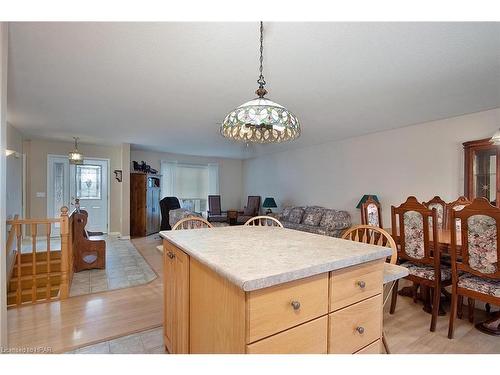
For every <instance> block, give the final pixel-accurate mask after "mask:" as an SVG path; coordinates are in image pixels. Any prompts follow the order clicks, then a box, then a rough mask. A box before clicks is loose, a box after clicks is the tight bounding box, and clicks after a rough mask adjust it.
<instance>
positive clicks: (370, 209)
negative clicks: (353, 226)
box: [361, 196, 383, 228]
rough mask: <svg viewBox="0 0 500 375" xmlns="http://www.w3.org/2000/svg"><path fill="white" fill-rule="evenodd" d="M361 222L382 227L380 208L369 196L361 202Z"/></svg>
mask: <svg viewBox="0 0 500 375" xmlns="http://www.w3.org/2000/svg"><path fill="white" fill-rule="evenodd" d="M361 224H363V225H372V226H374V227H379V228H382V227H383V226H382V208H381V207H380V203H379V202H377V201H376V200H375V199H373V198H372V197H371V196H369V197H368V199H367V200H366V201H365V202H363V203H361Z"/></svg>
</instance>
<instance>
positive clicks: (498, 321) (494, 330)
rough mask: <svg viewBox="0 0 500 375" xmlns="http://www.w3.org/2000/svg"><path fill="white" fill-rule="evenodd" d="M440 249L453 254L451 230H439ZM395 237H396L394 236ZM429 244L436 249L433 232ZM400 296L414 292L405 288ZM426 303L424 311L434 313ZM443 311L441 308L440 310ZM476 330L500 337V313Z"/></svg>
mask: <svg viewBox="0 0 500 375" xmlns="http://www.w3.org/2000/svg"><path fill="white" fill-rule="evenodd" d="M385 230H386V231H387V232H388V233H391V234H392V228H385ZM461 233H462V232H461V230H460V228H456V239H457V243H456V252H457V255H460V251H461V247H462V234H461ZM437 235H438V248H439V250H440V251H441V254H448V255H450V254H451V229H444V228H442V229H438V230H437ZM393 237H394V236H393ZM394 241H396V243H399V236H395V238H394ZM429 242H430V245H431V246H432V247H434V239H433V234H432V231H431V232H430V234H429ZM400 294H401V295H403V296H412V295H413V291H412V288H411V287H405V288H403V289H402V290H401V291H400ZM422 300H423V301H424V311H426V312H428V313H430V312H431V311H432V307H431V305H430V300H429V299H427V298H422ZM440 310H441V308H440ZM444 314H445V312H444V311H443V310H441V311H440V315H444ZM475 327H476V329H478V330H479V331H481V332H483V333H487V334H489V335H494V336H500V312H496V313H493V314H492V317H491V318H490V319H488V320H485V321H484V322H480V323H477V324H476V325H475Z"/></svg>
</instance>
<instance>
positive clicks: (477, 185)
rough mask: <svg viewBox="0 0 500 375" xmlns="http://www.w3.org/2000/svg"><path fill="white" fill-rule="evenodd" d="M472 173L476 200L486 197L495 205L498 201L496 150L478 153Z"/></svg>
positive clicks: (475, 156) (475, 154)
mask: <svg viewBox="0 0 500 375" xmlns="http://www.w3.org/2000/svg"><path fill="white" fill-rule="evenodd" d="M472 173H473V191H474V198H478V197H484V198H486V199H488V200H489V201H490V202H492V203H493V204H494V202H495V201H496V199H497V197H496V192H497V185H496V182H497V155H496V150H480V151H476V152H475V153H474V162H473V171H472Z"/></svg>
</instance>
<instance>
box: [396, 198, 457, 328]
mask: <svg viewBox="0 0 500 375" xmlns="http://www.w3.org/2000/svg"><path fill="white" fill-rule="evenodd" d="M391 221H392V237H393V238H394V239H397V240H398V241H397V242H398V245H399V246H398V262H399V263H400V265H401V266H403V267H406V268H408V272H409V275H408V276H407V277H406V278H407V279H408V280H410V281H412V282H413V283H414V284H417V285H420V286H421V287H426V289H425V290H431V291H433V293H432V294H433V297H432V299H433V306H432V318H431V326H430V330H431V331H432V332H433V331H435V330H436V322H437V316H438V312H439V303H440V296H441V287H443V286H447V285H450V284H451V269H450V268H449V267H446V266H442V265H441V252H440V250H439V248H438V249H436V250H434V249H432V247H431V242H430V238H431V235H432V239H433V242H434V243H438V229H437V226H435V225H431V223H436V222H437V209H436V208H432V209H429V208H427V207H426V206H424V205H423V204H422V203H419V202H418V201H417V198H415V197H413V196H412V197H408V199H407V200H406V202H404V203H403V204H401V205H400V206H399V207H394V206H392V207H391ZM413 292H414V293H416V289H415V288H414V289H413ZM396 300H397V290H396V289H394V290H393V294H392V303H391V309H390V312H391V314H392V313H393V312H394V310H395V307H396ZM414 300H415V296H414Z"/></svg>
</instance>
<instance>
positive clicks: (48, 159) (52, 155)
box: [47, 154, 112, 234]
mask: <svg viewBox="0 0 500 375" xmlns="http://www.w3.org/2000/svg"><path fill="white" fill-rule="evenodd" d="M51 157H58V158H61V157H62V158H67V157H68V155H56V154H47V216H48V214H49V207H50V203H51V202H49V191H51V190H52V188H51V187H50V184H51V182H52V181H50V179H49V168H50V158H51ZM83 159H84V160H85V159H90V160H100V161H105V162H107V164H108V173H107V174H108V175H107V178H108V183H107V185H108V188H107V191H106V194H107V201H108V203H107V205H108V210H107V211H108V217H107V223H106V228H107V233H108V234H109V233H110V230H109V228H110V225H111V194H110V193H111V182H112V181H111V170H110V168H109V166H110V164H111V159H109V158H95V157H93V156H85V157H84V158H83ZM69 183H70V181H69V174H68V184H69ZM68 186H70V185H68ZM70 196H71V192H70ZM69 199H71V197H70V198H69ZM68 208H69V207H68Z"/></svg>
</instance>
